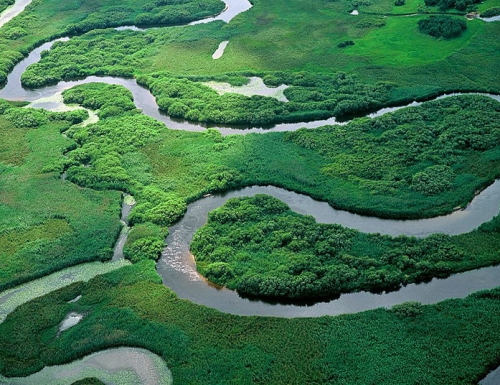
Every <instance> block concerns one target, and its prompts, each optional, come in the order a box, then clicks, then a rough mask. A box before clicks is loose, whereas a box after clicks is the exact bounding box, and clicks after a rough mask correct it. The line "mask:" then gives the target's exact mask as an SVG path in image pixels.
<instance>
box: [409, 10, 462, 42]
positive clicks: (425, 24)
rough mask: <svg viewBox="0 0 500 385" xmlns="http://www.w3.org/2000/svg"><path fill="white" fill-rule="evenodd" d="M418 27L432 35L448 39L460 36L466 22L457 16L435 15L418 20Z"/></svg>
mask: <svg viewBox="0 0 500 385" xmlns="http://www.w3.org/2000/svg"><path fill="white" fill-rule="evenodd" d="M418 29H419V30H420V32H423V33H426V34H427V35H430V36H433V37H444V38H447V39H449V38H452V37H458V36H460V35H461V34H462V33H463V32H464V31H465V30H466V29H467V22H466V21H465V20H464V19H459V18H457V17H452V16H445V15H436V16H429V17H428V18H427V19H422V20H420V21H419V22H418Z"/></svg>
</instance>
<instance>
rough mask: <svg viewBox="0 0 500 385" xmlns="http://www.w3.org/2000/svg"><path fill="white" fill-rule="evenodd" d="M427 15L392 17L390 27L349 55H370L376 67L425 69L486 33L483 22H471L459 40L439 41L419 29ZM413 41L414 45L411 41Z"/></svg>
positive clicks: (365, 39)
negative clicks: (426, 65) (424, 66)
mask: <svg viewBox="0 0 500 385" xmlns="http://www.w3.org/2000/svg"><path fill="white" fill-rule="evenodd" d="M424 18H425V16H414V17H389V18H387V24H386V25H385V26H384V27H383V28H380V29H378V30H375V31H373V32H371V33H369V34H368V35H366V36H365V37H363V38H362V39H360V40H358V41H356V45H355V46H354V47H352V48H351V49H349V50H346V52H347V53H348V54H349V55H352V56H354V57H357V56H369V57H370V59H371V60H372V63H373V65H383V66H391V67H398V68H399V70H401V67H408V66H412V67H413V66H421V65H425V64H429V63H433V62H437V61H441V60H444V59H446V58H447V57H449V56H450V55H452V54H454V53H455V52H458V51H460V50H461V49H462V48H464V47H465V46H466V45H468V44H470V42H471V40H472V39H473V38H474V37H475V36H478V35H481V34H482V33H484V28H485V27H486V26H485V23H483V22H481V21H480V20H475V21H470V22H468V23H467V26H468V29H467V30H466V31H465V32H464V34H463V35H462V36H461V37H459V38H455V39H436V38H433V37H431V36H428V35H425V34H423V33H421V32H419V30H418V25H417V22H418V21H419V20H421V19H424ZM409 41H411V45H408V42H409Z"/></svg>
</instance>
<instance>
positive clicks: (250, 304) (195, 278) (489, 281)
mask: <svg viewBox="0 0 500 385" xmlns="http://www.w3.org/2000/svg"><path fill="white" fill-rule="evenodd" d="M225 3H226V5H227V7H226V9H225V10H224V12H223V13H221V14H220V15H219V16H217V17H215V18H207V19H204V20H202V21H200V22H210V21H213V20H224V21H226V22H227V21H229V20H231V19H232V18H233V17H234V16H236V15H237V14H238V13H241V12H243V11H246V10H247V9H249V8H250V6H251V5H250V3H248V1H247V0H225ZM196 23H197V22H195V24H196ZM126 28H130V27H126ZM59 40H62V41H67V40H68V38H61V39H57V41H59ZM53 43H54V41H52V42H49V43H46V44H43V45H42V46H40V47H39V48H37V49H35V50H33V51H32V52H31V53H30V55H29V56H28V57H27V58H25V59H24V60H23V61H21V62H20V63H18V65H16V66H15V68H14V69H13V71H12V72H11V73H10V74H9V76H8V83H7V85H6V86H5V87H4V88H3V89H2V90H0V97H2V98H6V99H11V100H27V101H35V100H40V99H47V98H51V97H53V96H54V95H56V94H57V93H60V92H61V91H62V90H65V89H68V88H71V87H73V86H75V85H78V84H84V83H90V82H105V83H108V84H118V85H122V86H124V87H126V88H128V89H129V90H130V91H131V92H132V95H133V97H134V102H135V104H136V106H137V108H139V109H142V110H143V112H144V113H145V114H146V115H149V116H151V117H153V118H155V119H157V120H159V121H162V122H163V123H165V124H166V125H167V126H168V127H169V128H173V129H181V130H189V131H203V130H205V126H204V125H201V124H198V123H193V122H188V121H178V120H173V119H171V118H170V117H168V116H167V115H163V114H161V113H160V112H159V110H158V106H157V104H156V101H155V98H154V96H153V95H152V94H151V93H150V92H149V90H148V89H146V88H144V87H141V86H139V85H138V84H137V82H136V81H135V79H123V78H117V77H110V76H106V77H97V76H90V77H87V78H86V79H83V80H75V81H64V82H59V83H58V84H57V85H53V86H48V87H44V88H41V89H24V88H23V87H22V86H21V82H20V77H21V75H22V73H23V72H24V71H25V69H26V67H27V66H29V65H30V64H32V63H35V62H37V61H39V60H40V54H41V52H42V51H44V50H46V49H50V47H51V45H52V44H53ZM451 95H455V94H450V95H442V96H439V97H438V98H444V97H449V96H451ZM482 95H486V96H489V97H491V98H493V99H495V100H497V101H499V102H500V96H498V95H492V94H482ZM46 104H47V105H46V106H44V107H46V108H50V107H51V106H50V103H46ZM418 104H420V103H418V102H412V103H409V104H407V105H405V106H399V107H390V108H383V109H381V110H379V111H377V112H375V113H372V114H370V115H368V116H369V117H375V116H379V115H382V114H385V113H388V112H392V111H395V110H397V109H400V108H404V107H407V106H415V105H418ZM334 123H336V120H335V118H330V119H326V120H317V121H312V122H299V123H284V124H278V125H275V126H273V127H271V128H266V129H263V128H259V127H253V128H251V129H245V130H241V129H238V128H230V127H218V128H219V129H220V131H221V132H222V133H223V134H235V133H237V134H247V133H250V132H264V131H265V132H269V131H291V130H296V129H298V128H301V127H306V128H315V127H319V126H322V125H325V124H334ZM256 193H267V194H270V195H273V196H275V197H277V198H279V199H281V200H283V201H285V202H286V203H288V204H289V205H290V207H291V208H292V209H293V210H295V211H297V212H299V213H302V214H310V215H313V216H315V217H316V219H317V220H318V221H319V222H323V223H339V224H341V225H343V226H346V227H350V228H355V229H358V230H360V231H364V232H381V233H384V234H390V235H399V234H407V235H414V236H419V237H422V236H426V235H429V234H432V233H435V232H446V233H448V234H459V233H464V232H468V231H471V230H472V229H474V228H476V227H477V226H479V225H480V224H481V223H483V222H486V221H489V220H490V219H491V218H492V217H493V216H494V215H496V214H497V213H498V208H499V205H500V182H498V181H497V182H495V183H494V184H493V185H491V186H490V187H488V188H487V189H485V190H484V191H483V192H482V193H481V194H480V195H479V196H477V197H476V198H475V199H474V201H473V202H472V203H471V204H470V205H469V206H468V207H467V209H465V210H461V211H456V212H454V213H452V214H450V215H447V216H442V217H437V218H431V219H422V220H411V221H395V220H392V221H391V220H383V219H379V218H375V217H364V216H360V215H357V214H352V213H349V212H346V211H341V210H334V209H332V208H331V207H330V206H328V205H327V204H326V203H324V202H317V201H314V200H313V199H311V198H309V197H307V196H304V195H301V194H296V193H293V192H290V191H286V190H282V189H278V188H275V187H270V186H268V187H257V186H256V187H250V188H247V189H243V190H239V191H233V192H231V193H229V194H226V195H224V196H213V197H210V198H209V199H203V200H200V201H198V202H195V203H193V204H191V205H190V206H189V210H188V212H187V214H186V216H185V217H184V218H183V220H182V221H181V222H179V223H178V224H176V225H175V226H173V227H172V228H171V230H170V235H169V237H168V238H167V244H168V245H169V246H168V247H167V248H166V249H165V251H164V253H163V257H162V258H161V260H160V261H159V262H158V265H157V269H158V272H159V273H160V275H161V276H162V278H163V281H164V283H165V284H166V285H168V286H169V287H171V288H172V289H173V290H175V291H176V292H177V294H178V295H179V296H180V297H182V298H187V299H190V300H192V301H193V302H196V303H199V304H203V305H207V306H210V307H214V308H216V309H219V310H221V311H225V312H229V313H233V314H240V315H263V316H282V317H304V316H315V317H317V316H322V315H335V314H341V313H350V312H356V311H362V310H368V309H373V308H376V307H380V306H392V305H394V304H396V303H400V302H404V301H407V300H416V301H420V302H422V303H434V302H438V301H440V300H443V299H446V298H457V297H463V296H466V295H467V294H469V293H471V292H473V291H477V290H481V289H488V288H491V287H494V286H497V285H500V274H499V273H498V272H497V270H498V269H497V268H495V267H493V268H487V269H480V270H477V271H475V272H468V273H463V274H457V275H455V276H453V277H450V278H448V279H446V280H435V281H432V282H431V283H429V284H425V285H408V286H406V287H405V288H403V289H401V290H400V291H398V292H393V293H388V294H384V295H375V294H370V293H356V294H349V295H343V296H341V298H340V299H338V300H336V301H330V302H329V303H324V302H322V303H316V304H315V305H313V306H300V305H278V304H270V303H265V302H261V301H251V300H248V299H243V298H240V297H239V296H238V294H237V293H235V292H232V291H230V290H227V289H223V288H216V287H214V286H212V285H210V284H208V283H207V282H205V281H204V280H203V279H202V278H201V277H199V275H198V273H197V272H196V270H195V268H194V262H193V259H192V257H191V256H190V254H189V242H190V240H191V238H192V235H193V233H194V231H196V229H197V228H199V227H200V226H202V225H203V224H204V223H205V222H206V217H207V213H208V211H210V210H213V209H215V208H216V207H218V206H220V205H221V204H223V202H224V201H225V200H226V199H228V198H229V197H236V196H245V195H254V194H256ZM127 230H128V229H127V227H126V226H125V227H124V232H123V233H122V236H121V237H120V239H119V240H118V242H117V247H116V249H115V254H114V259H115V260H119V259H121V258H122V257H123V251H122V248H123V244H124V241H125V238H126V235H127ZM476 276H480V277H481V279H473V277H476ZM457 280H462V281H468V284H467V285H466V284H457V282H459V281H457ZM458 286H460V287H461V290H458ZM439 288H441V289H439ZM438 289H439V290H438ZM429 292H432V293H433V294H432V295H429V294H428V293H429Z"/></svg>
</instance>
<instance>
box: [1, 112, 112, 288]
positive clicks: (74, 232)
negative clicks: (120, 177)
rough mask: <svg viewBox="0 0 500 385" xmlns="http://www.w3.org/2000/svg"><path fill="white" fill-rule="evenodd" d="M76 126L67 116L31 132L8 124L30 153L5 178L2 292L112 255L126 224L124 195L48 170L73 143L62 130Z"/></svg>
mask: <svg viewBox="0 0 500 385" xmlns="http://www.w3.org/2000/svg"><path fill="white" fill-rule="evenodd" d="M23 111H24V109H23ZM1 119H2V120H3V121H5V120H4V119H3V117H1ZM70 125H71V123H70V122H68V121H64V120H63V121H59V122H51V123H48V124H44V125H42V126H40V127H39V128H37V129H30V130H25V129H19V128H15V127H14V126H13V125H12V124H10V125H9V124H8V123H5V126H4V127H5V129H6V130H7V131H9V130H10V131H11V132H12V133H13V134H16V135H22V136H23V138H24V139H23V140H24V146H25V147H27V148H28V149H29V152H28V153H27V154H26V155H25V156H24V157H23V159H22V162H23V163H20V164H18V166H16V167H5V168H4V169H3V170H2V174H1V177H0V233H1V234H2V236H1V241H0V243H1V245H0V249H1V250H2V257H1V258H0V260H1V263H2V266H3V269H2V274H1V275H2V276H1V278H0V290H2V289H5V288H8V287H12V286H14V285H17V284H20V283H23V282H26V281H27V280H30V279H33V278H36V277H40V276H42V275H45V274H48V273H51V272H53V271H55V270H59V269H61V268H63V267H67V266H71V265H74V264H78V263H82V262H88V261H92V260H96V259H97V260H99V259H107V258H111V255H112V247H113V241H114V239H115V237H116V236H117V234H118V232H119V228H120V224H119V220H118V213H119V210H120V205H119V194H118V193H116V192H93V191H91V190H88V189H82V188H79V187H76V186H74V185H72V184H71V183H68V182H66V181H63V180H61V178H60V177H59V173H45V172H44V170H45V169H46V168H47V167H48V166H50V167H49V168H54V167H53V164H54V163H58V162H62V161H64V157H63V156H62V153H63V151H64V150H65V149H67V148H68V147H70V146H72V141H71V140H69V139H66V138H64V137H63V136H62V135H61V134H60V131H61V130H66V129H67V128H68V127H69V126H70ZM16 135H13V136H14V137H15V136H16ZM21 149H22V146H21ZM82 213H85V215H82Z"/></svg>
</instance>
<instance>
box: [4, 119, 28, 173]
mask: <svg viewBox="0 0 500 385" xmlns="http://www.w3.org/2000/svg"><path fill="white" fill-rule="evenodd" d="M26 131H27V130H26V129H19V128H13V127H12V125H11V124H10V123H9V122H8V121H7V120H6V119H5V118H4V117H3V116H0V162H2V163H5V164H9V165H14V166H18V165H20V164H22V162H23V160H24V158H25V157H26V156H27V155H28V154H29V152H30V150H29V147H28V141H27V140H26V137H25V133H26Z"/></svg>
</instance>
